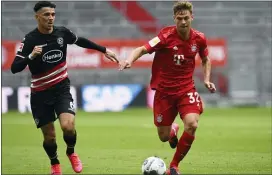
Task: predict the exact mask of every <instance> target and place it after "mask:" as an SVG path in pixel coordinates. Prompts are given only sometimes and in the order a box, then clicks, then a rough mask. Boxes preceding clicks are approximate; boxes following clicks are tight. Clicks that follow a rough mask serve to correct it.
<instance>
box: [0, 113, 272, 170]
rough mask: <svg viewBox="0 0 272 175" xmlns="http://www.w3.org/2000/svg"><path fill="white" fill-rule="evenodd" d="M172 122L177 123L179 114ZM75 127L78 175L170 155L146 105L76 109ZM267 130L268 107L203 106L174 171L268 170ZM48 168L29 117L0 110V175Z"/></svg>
mask: <svg viewBox="0 0 272 175" xmlns="http://www.w3.org/2000/svg"><path fill="white" fill-rule="evenodd" d="M176 121H177V122H178V123H179V124H180V125H181V124H182V123H181V120H180V119H179V117H177V119H176ZM55 124H56V126H57V127H56V128H57V143H58V154H59V159H60V161H61V164H62V170H63V173H65V174H72V173H73V171H72V168H71V166H70V164H69V162H68V159H67V157H66V156H65V149H66V147H65V143H64V141H63V139H62V133H61V130H60V127H59V123H58V121H57V122H56V123H55ZM181 126H182V125H181ZM76 128H77V132H78V140H77V146H76V152H77V153H78V154H79V155H80V157H81V159H82V162H83V164H84V169H83V172H82V173H83V174H140V173H141V164H142V162H143V161H144V159H145V158H147V157H149V156H153V155H156V156H159V157H161V158H163V160H164V161H165V162H166V164H167V165H168V164H169V163H170V161H171V159H172V156H173V154H174V150H172V149H171V148H170V147H169V144H168V143H162V142H160V141H159V138H158V136H157V132H156V128H155V127H154V125H153V117H152V111H151V110H148V109H128V110H125V111H124V112H116V113H111V112H106V113H85V112H82V111H78V113H77V116H76ZM182 130H183V127H181V130H180V132H179V136H180V135H181V131H182ZM271 134H272V133H271V108H234V109H231V108H230V109H206V110H205V113H204V114H203V115H202V116H201V119H200V123H199V128H198V130H197V133H196V140H195V142H194V144H193V146H192V148H191V150H190V152H189V154H188V155H187V157H186V158H185V159H184V161H183V162H182V163H181V164H180V170H181V172H182V173H183V174H222V173H223V174H271V173H272V172H271V168H272V167H271ZM49 172H50V167H49V160H48V158H47V156H46V154H45V152H44V150H43V147H42V134H41V132H40V130H37V129H36V128H35V125H34V121H33V119H32V116H31V115H30V114H19V113H17V112H9V113H7V114H3V115H2V173H3V174H48V173H49Z"/></svg>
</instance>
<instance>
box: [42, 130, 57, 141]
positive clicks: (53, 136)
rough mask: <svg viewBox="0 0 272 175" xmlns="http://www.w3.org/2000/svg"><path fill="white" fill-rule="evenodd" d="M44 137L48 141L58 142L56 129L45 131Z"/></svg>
mask: <svg viewBox="0 0 272 175" xmlns="http://www.w3.org/2000/svg"><path fill="white" fill-rule="evenodd" d="M43 137H44V141H45V142H46V143H53V142H56V132H55V131H54V130H50V131H47V132H44V134H43Z"/></svg>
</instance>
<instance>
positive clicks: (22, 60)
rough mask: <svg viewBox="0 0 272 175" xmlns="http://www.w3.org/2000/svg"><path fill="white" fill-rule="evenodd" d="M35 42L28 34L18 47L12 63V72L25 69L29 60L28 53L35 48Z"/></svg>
mask: <svg viewBox="0 0 272 175" xmlns="http://www.w3.org/2000/svg"><path fill="white" fill-rule="evenodd" d="M33 47H34V46H33V44H32V42H31V41H30V39H29V38H28V37H27V36H26V37H25V38H24V39H23V40H22V42H21V43H20V45H19V48H18V49H17V53H16V56H15V58H14V60H13V62H12V64H11V72H12V73H14V74H15V73H17V72H21V71H22V70H24V69H25V68H26V66H27V64H28V62H29V58H28V55H29V54H30V53H31V52H32V50H33Z"/></svg>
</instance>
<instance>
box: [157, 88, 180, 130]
mask: <svg viewBox="0 0 272 175" xmlns="http://www.w3.org/2000/svg"><path fill="white" fill-rule="evenodd" d="M177 114H178V109H177V107H176V102H175V100H174V99H173V97H172V96H169V95H167V94H164V93H162V92H159V91H156V93H155V96H154V104H153V117H154V124H155V125H156V126H157V127H161V128H167V127H166V126H171V125H172V123H173V122H174V120H175V118H176V116H177Z"/></svg>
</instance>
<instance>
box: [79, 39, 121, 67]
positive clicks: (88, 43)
mask: <svg viewBox="0 0 272 175" xmlns="http://www.w3.org/2000/svg"><path fill="white" fill-rule="evenodd" d="M75 44H76V45H78V46H79V47H83V48H87V49H94V50H97V51H100V52H102V53H104V55H105V57H107V58H108V59H109V60H111V61H113V62H116V63H118V62H119V61H118V59H117V58H116V55H115V53H114V52H113V51H111V50H110V49H108V48H106V47H104V46H100V45H99V44H96V43H95V42H93V41H90V40H88V39H86V38H83V37H78V39H77V41H76V42H75Z"/></svg>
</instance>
